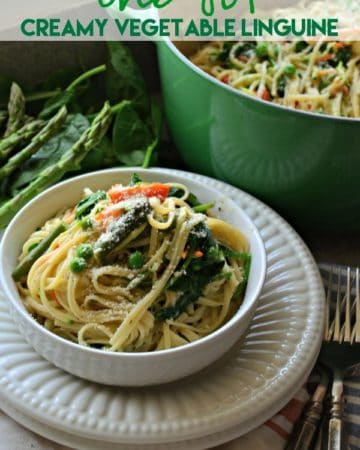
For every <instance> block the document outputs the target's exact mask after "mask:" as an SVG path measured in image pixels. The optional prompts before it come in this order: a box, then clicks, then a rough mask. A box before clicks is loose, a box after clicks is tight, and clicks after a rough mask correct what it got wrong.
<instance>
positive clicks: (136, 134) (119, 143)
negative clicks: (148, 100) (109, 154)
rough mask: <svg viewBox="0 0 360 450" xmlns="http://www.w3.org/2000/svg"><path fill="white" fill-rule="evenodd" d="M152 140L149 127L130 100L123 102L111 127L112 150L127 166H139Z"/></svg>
mask: <svg viewBox="0 0 360 450" xmlns="http://www.w3.org/2000/svg"><path fill="white" fill-rule="evenodd" d="M152 142H153V136H152V132H151V129H149V127H148V125H147V124H146V123H145V122H144V121H143V120H142V119H141V117H140V115H139V113H138V112H137V111H136V109H135V107H134V105H133V103H132V102H124V103H123V105H122V107H121V109H120V110H119V111H118V113H117V114H116V118H115V122H114V127H113V144H114V152H115V154H116V157H117V159H118V161H120V162H122V163H123V164H125V165H127V166H141V165H142V164H143V162H144V158H145V155H146V152H147V150H148V147H149V146H151V144H152Z"/></svg>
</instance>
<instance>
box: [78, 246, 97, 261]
mask: <svg viewBox="0 0 360 450" xmlns="http://www.w3.org/2000/svg"><path fill="white" fill-rule="evenodd" d="M76 255H77V256H79V257H80V258H84V259H85V260H88V259H90V258H92V257H93V256H94V250H93V248H92V246H91V245H90V244H81V245H79V247H78V248H77V249H76Z"/></svg>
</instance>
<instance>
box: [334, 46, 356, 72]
mask: <svg viewBox="0 0 360 450" xmlns="http://www.w3.org/2000/svg"><path fill="white" fill-rule="evenodd" d="M351 58H352V49H351V46H349V45H347V46H345V47H342V48H340V49H338V51H337V52H336V54H335V57H334V58H333V59H330V60H329V61H328V63H329V65H330V66H332V67H337V66H338V65H339V64H340V63H342V64H343V65H344V67H347V65H348V62H349V61H350V59H351Z"/></svg>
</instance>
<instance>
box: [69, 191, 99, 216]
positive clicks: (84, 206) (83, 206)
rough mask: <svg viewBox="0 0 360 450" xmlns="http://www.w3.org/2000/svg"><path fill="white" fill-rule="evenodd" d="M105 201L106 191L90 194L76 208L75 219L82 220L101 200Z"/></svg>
mask: <svg viewBox="0 0 360 450" xmlns="http://www.w3.org/2000/svg"><path fill="white" fill-rule="evenodd" d="M105 199H106V192H105V191H96V192H94V193H93V194H90V195H88V196H87V197H85V198H83V199H82V200H81V201H80V202H79V203H78V204H77V206H76V213H75V218H76V219H82V218H83V217H85V216H87V215H88V214H90V212H91V210H92V209H93V208H94V206H95V205H96V204H97V203H98V202H99V201H100V200H105Z"/></svg>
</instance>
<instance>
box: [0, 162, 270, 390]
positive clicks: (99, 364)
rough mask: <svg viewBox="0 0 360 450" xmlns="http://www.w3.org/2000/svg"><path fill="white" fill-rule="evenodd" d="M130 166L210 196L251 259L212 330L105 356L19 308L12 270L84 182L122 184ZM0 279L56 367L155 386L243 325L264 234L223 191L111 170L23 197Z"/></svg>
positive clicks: (7, 237) (261, 273) (216, 353)
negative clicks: (231, 305) (238, 298)
mask: <svg viewBox="0 0 360 450" xmlns="http://www.w3.org/2000/svg"><path fill="white" fill-rule="evenodd" d="M134 171H136V172H137V173H138V174H139V175H140V176H141V178H142V179H143V180H144V181H162V182H170V181H171V182H178V183H183V184H186V185H187V186H188V187H189V188H190V191H192V192H194V193H195V194H196V195H197V196H198V197H199V198H200V200H201V201H202V202H212V201H214V199H215V202H216V207H215V211H216V208H218V211H217V212H216V213H217V216H218V217H219V218H222V219H223V220H225V221H227V222H229V223H231V224H232V225H234V226H235V227H237V228H238V229H239V230H241V231H242V232H243V234H244V235H245V236H246V237H247V239H248V241H249V244H250V252H251V254H252V264H251V269H250V275H249V281H248V285H247V288H246V293H245V297H244V301H243V303H242V305H241V306H240V308H239V310H238V311H237V313H236V314H235V315H234V316H233V317H232V318H231V320H229V321H228V322H227V323H226V324H224V325H223V326H222V327H221V328H219V329H218V330H217V331H215V332H214V333H212V334H210V335H209V336H206V337H204V338H202V339H200V340H199V341H196V342H193V343H191V344H188V345H185V346H183V347H178V348H175V349H170V350H164V351H157V352H148V353H124V352H118V353H111V352H106V351H102V350H96V349H92V348H88V347H84V346H81V345H78V344H75V343H72V342H70V341H67V340H65V339H63V338H61V337H59V336H57V335H55V334H53V333H51V332H50V331H48V330H46V329H45V328H44V327H43V326H41V325H40V324H39V323H38V322H37V321H36V320H35V319H34V318H33V317H32V316H31V315H30V314H29V313H28V311H27V310H26V309H25V307H24V304H23V302H22V299H21V297H20V296H19V293H18V291H17V288H16V285H15V283H14V281H13V279H12V276H11V274H12V272H13V270H14V268H15V266H16V264H17V259H18V256H19V254H20V251H21V247H22V245H23V243H24V242H25V241H26V239H27V238H28V237H29V235H30V234H31V233H32V232H33V231H34V230H35V229H36V228H37V227H39V226H41V225H42V224H43V223H44V222H45V221H46V220H47V219H49V218H51V217H52V216H54V215H55V214H56V213H57V212H58V211H59V210H61V209H63V208H64V207H67V206H72V205H74V204H76V203H77V202H78V201H79V199H80V198H81V196H82V194H83V190H84V188H86V187H89V188H91V189H93V190H96V189H107V188H109V187H110V186H111V185H113V184H115V183H124V184H127V183H128V181H129V179H130V176H131V174H132V173H133V172H134ZM0 267H1V271H0V281H1V284H2V288H3V289H4V291H5V295H6V298H7V300H8V303H9V306H10V310H11V313H12V316H13V318H14V320H15V321H16V323H17V324H18V326H19V330H20V332H21V333H22V334H23V336H24V337H25V338H26V340H27V341H28V342H29V344H30V345H32V346H33V348H34V349H35V350H36V351H37V352H38V353H40V354H41V355H42V356H43V357H45V358H46V359H47V360H49V361H50V362H52V363H53V364H55V366H57V367H60V368H61V369H64V370H66V371H67V372H70V373H72V374H74V375H77V376H79V377H81V378H85V379H88V380H91V381H95V382H98V383H103V384H110V385H118V386H144V385H151V384H160V383H166V382H170V381H174V380H176V379H179V378H182V377H185V376H187V375H190V374H192V373H194V372H197V371H199V370H200V369H203V368H204V367H206V366H207V365H209V364H211V363H212V362H214V361H215V360H216V359H218V358H219V357H220V356H222V355H223V354H224V353H225V352H227V351H228V350H229V349H230V347H231V346H232V345H233V344H234V343H235V342H236V341H237V340H238V339H239V338H240V336H241V335H242V334H243V333H244V331H245V330H246V329H247V327H248V325H249V323H250V321H251V319H252V317H253V315H254V312H255V309H256V306H257V300H258V298H259V295H260V292H261V289H262V286H263V283H264V280H265V273H266V254H265V249H264V245H263V242H262V239H261V237H260V235H259V233H258V231H257V229H256V227H255V225H254V224H253V222H252V221H251V220H250V219H249V217H248V216H247V215H246V214H245V213H244V212H243V211H242V210H241V209H240V208H239V207H238V206H237V205H236V204H235V203H234V202H233V201H232V200H230V199H228V198H225V197H224V196H223V195H222V194H221V192H219V191H217V190H215V189H213V188H210V187H208V186H205V185H204V184H201V183H199V182H197V181H193V180H189V179H188V178H186V177H183V176H182V175H181V173H180V174H179V172H177V171H176V172H175V171H174V172H172V171H169V170H166V171H165V170H162V169H150V170H141V169H140V170H139V169H138V168H136V169H135V168H134V169H131V168H126V169H111V170H105V171H100V172H94V173H90V174H87V175H82V176H79V177H76V178H73V179H71V180H68V181H65V182H63V183H60V184H58V185H56V186H54V187H52V188H50V189H48V190H47V191H45V192H44V193H42V194H40V195H39V196H37V197H36V198H35V199H34V200H32V201H31V202H29V203H28V204H27V205H26V206H25V207H24V208H23V209H22V210H21V211H20V212H19V213H18V214H17V215H16V216H15V218H14V219H13V220H12V221H11V223H10V224H9V226H8V227H7V229H6V231H5V234H4V236H3V239H2V243H1V247H0Z"/></svg>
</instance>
